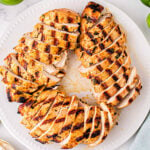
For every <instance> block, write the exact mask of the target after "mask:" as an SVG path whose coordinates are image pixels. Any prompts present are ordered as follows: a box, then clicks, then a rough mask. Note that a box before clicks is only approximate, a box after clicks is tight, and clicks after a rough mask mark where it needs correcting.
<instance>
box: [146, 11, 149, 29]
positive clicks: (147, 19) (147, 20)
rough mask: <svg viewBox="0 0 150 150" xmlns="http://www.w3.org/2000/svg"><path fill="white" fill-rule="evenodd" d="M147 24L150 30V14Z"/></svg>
mask: <svg viewBox="0 0 150 150" xmlns="http://www.w3.org/2000/svg"><path fill="white" fill-rule="evenodd" d="M146 22H147V25H148V27H149V28H150V13H149V14H148V16H147V18H146Z"/></svg>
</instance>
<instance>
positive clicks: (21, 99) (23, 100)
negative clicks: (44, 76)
mask: <svg viewBox="0 0 150 150" xmlns="http://www.w3.org/2000/svg"><path fill="white" fill-rule="evenodd" d="M26 101H27V99H26V98H25V97H20V98H19V102H20V103H25V102H26Z"/></svg>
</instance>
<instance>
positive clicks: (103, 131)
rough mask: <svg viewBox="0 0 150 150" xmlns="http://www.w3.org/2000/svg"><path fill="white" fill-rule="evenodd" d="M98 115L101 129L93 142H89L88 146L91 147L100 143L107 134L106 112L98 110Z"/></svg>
mask: <svg viewBox="0 0 150 150" xmlns="http://www.w3.org/2000/svg"><path fill="white" fill-rule="evenodd" d="M100 115H101V131H100V135H99V137H98V139H97V140H96V141H95V142H94V143H91V144H89V146H92V147H94V146H96V145H98V144H100V143H102V142H103V141H104V140H105V138H106V137H107V135H108V131H109V122H108V113H107V112H106V111H100Z"/></svg>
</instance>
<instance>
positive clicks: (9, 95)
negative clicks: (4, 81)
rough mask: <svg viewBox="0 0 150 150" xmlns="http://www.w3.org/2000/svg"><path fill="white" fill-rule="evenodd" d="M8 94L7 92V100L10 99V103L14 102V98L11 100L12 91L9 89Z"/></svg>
mask: <svg viewBox="0 0 150 150" xmlns="http://www.w3.org/2000/svg"><path fill="white" fill-rule="evenodd" d="M6 92H7V98H8V101H9V102H11V101H12V98H11V92H10V89H7V90H6Z"/></svg>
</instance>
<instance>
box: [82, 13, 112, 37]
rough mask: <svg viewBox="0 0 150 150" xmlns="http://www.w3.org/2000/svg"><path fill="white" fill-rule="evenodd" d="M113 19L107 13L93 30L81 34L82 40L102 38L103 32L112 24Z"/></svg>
mask: <svg viewBox="0 0 150 150" xmlns="http://www.w3.org/2000/svg"><path fill="white" fill-rule="evenodd" d="M112 18H113V16H112V14H111V13H105V14H104V15H103V16H102V17H101V18H100V19H99V21H98V22H97V23H96V24H95V25H94V26H93V27H92V28H90V29H89V30H88V31H87V32H85V33H83V34H82V33H81V35H80V40H82V39H84V40H90V39H91V38H92V39H93V38H96V37H100V35H101V34H102V31H103V30H104V29H105V28H106V27H107V26H109V25H110V24H111V23H112Z"/></svg>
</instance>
